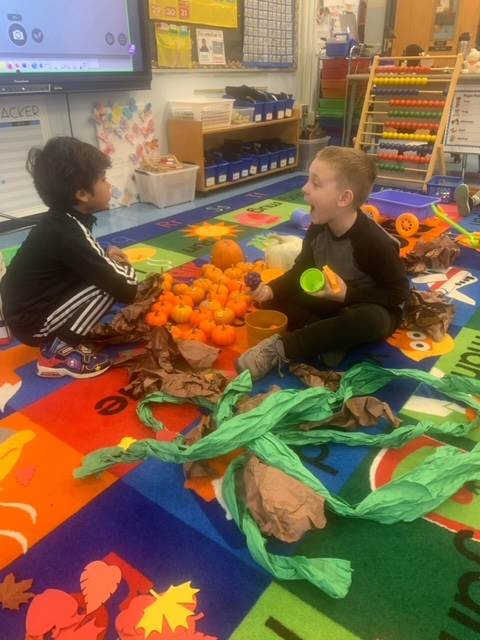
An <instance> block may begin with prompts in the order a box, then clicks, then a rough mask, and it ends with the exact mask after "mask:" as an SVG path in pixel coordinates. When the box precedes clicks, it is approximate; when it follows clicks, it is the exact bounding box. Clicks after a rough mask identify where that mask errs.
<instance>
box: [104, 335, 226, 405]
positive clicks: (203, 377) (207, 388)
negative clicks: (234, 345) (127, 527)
mask: <svg viewBox="0 0 480 640" xmlns="http://www.w3.org/2000/svg"><path fill="white" fill-rule="evenodd" d="M149 331H150V340H149V341H148V343H147V344H146V345H145V347H144V348H143V349H138V350H136V351H135V352H134V354H133V355H131V354H128V355H127V357H122V356H120V357H118V358H117V359H116V361H115V365H116V366H126V367H127V368H128V370H129V384H128V385H127V386H126V387H125V389H124V391H125V393H127V394H128V395H131V396H133V397H134V398H136V399H139V398H143V397H144V396H145V395H147V394H149V393H153V392H154V391H163V392H164V393H169V394H170V395H172V396H176V397H177V398H193V397H195V396H203V397H205V398H208V399H209V400H211V402H218V400H219V399H220V396H221V395H222V393H223V391H224V389H225V387H226V386H227V384H228V380H227V378H226V377H225V376H224V375H223V374H222V373H221V372H220V371H216V370H214V369H210V368H209V366H211V364H213V362H214V355H215V353H216V352H217V349H215V348H214V347H210V346H208V345H205V344H202V343H200V342H197V343H196V344H195V345H190V344H186V343H187V342H191V341H184V343H183V344H182V345H181V346H180V347H179V346H178V345H177V344H175V342H174V340H173V339H172V337H171V336H170V334H169V333H168V331H167V330H166V329H164V328H163V327H155V328H154V329H151V328H150V329H149ZM209 363H210V364H209ZM200 364H205V365H206V368H205V369H202V370H197V371H193V372H192V371H191V368H193V367H199V365H200Z"/></svg>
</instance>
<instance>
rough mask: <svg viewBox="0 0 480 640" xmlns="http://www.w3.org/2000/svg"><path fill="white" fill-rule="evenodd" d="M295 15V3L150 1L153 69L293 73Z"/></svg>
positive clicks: (288, 0) (277, 0) (269, 0)
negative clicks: (247, 70) (279, 70)
mask: <svg viewBox="0 0 480 640" xmlns="http://www.w3.org/2000/svg"><path fill="white" fill-rule="evenodd" d="M297 11H298V0H149V23H150V36H151V44H152V48H151V50H152V51H153V52H154V55H153V61H152V62H153V67H154V68H160V69H192V70H193V69H211V70H215V69H217V70H219V69H221V70H229V69H255V68H257V69H261V68H265V69H294V68H296V65H297ZM202 20H203V21H204V22H202Z"/></svg>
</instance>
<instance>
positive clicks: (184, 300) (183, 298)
mask: <svg viewBox="0 0 480 640" xmlns="http://www.w3.org/2000/svg"><path fill="white" fill-rule="evenodd" d="M177 300H178V304H186V305H187V306H188V307H192V309H193V307H194V306H195V305H194V303H193V298H192V296H191V295H189V294H187V293H182V294H180V295H179V296H178V298H177Z"/></svg>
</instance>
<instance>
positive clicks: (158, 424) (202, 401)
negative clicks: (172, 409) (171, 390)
mask: <svg viewBox="0 0 480 640" xmlns="http://www.w3.org/2000/svg"><path fill="white" fill-rule="evenodd" d="M150 403H155V404H192V403H193V404H196V405H197V406H199V407H203V408H204V409H209V410H210V411H213V409H214V408H215V405H214V404H213V402H210V400H207V399H206V398H204V397H203V396H198V397H196V398H177V397H176V396H171V395H169V394H168V393H162V392H161V391H156V392H155V393H151V394H150V395H149V396H146V397H145V398H143V400H140V401H139V403H138V405H137V416H138V418H139V420H140V421H141V422H143V424H144V425H146V426H147V427H150V429H153V431H155V432H157V431H163V429H165V425H164V424H163V422H162V421H161V420H157V419H156V418H155V416H154V415H153V413H152V410H151V408H150V407H149V406H148V405H149V404H150Z"/></svg>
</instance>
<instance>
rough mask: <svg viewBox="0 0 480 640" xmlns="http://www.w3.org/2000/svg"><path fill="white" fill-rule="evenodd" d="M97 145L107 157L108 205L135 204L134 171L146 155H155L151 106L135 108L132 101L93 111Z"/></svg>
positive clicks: (96, 108) (156, 149) (135, 104)
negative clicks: (110, 196)
mask: <svg viewBox="0 0 480 640" xmlns="http://www.w3.org/2000/svg"><path fill="white" fill-rule="evenodd" d="M93 118H94V120H95V126H96V132H97V140H98V145H99V148H100V150H101V151H103V152H104V153H106V154H107V155H108V156H110V159H111V161H112V166H111V168H110V169H109V170H108V171H107V177H108V180H109V182H110V183H111V185H112V199H111V201H110V206H111V207H112V208H115V207H124V206H129V205H131V204H133V203H135V202H138V191H137V187H136V185H135V180H134V171H135V169H136V168H137V167H138V166H139V165H140V164H141V162H142V160H143V159H144V158H145V157H146V156H150V155H152V154H155V153H156V152H158V149H159V143H158V139H157V138H156V136H155V122H154V119H153V114H152V105H151V104H146V105H139V104H137V103H136V101H135V99H134V98H130V100H129V102H128V104H114V105H112V106H105V105H103V104H101V103H100V104H98V105H97V106H96V107H95V108H94V111H93Z"/></svg>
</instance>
